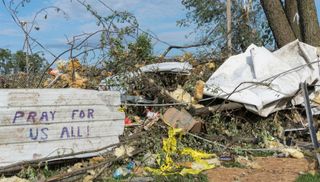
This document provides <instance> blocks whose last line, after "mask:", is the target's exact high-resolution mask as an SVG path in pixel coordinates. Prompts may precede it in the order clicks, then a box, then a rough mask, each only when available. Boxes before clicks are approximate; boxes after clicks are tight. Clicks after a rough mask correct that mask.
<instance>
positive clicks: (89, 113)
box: [12, 109, 94, 141]
mask: <svg viewBox="0 0 320 182" xmlns="http://www.w3.org/2000/svg"><path fill="white" fill-rule="evenodd" d="M56 113H57V112H56V111H43V112H35V111H16V113H15V114H14V117H13V120H12V123H17V122H22V121H23V122H32V123H36V122H49V121H54V120H55V115H56ZM71 119H84V120H85V119H94V109H87V110H81V109H74V110H72V112H71ZM89 129H90V127H89V126H85V127H80V126H64V127H62V128H61V130H60V133H58V134H57V135H58V136H57V137H59V136H60V139H68V138H81V137H89V135H90V132H89ZM48 131H49V128H47V127H44V128H41V127H39V128H30V129H29V131H28V132H29V133H28V138H30V139H31V140H34V141H46V140H48V138H49V135H48Z"/></svg>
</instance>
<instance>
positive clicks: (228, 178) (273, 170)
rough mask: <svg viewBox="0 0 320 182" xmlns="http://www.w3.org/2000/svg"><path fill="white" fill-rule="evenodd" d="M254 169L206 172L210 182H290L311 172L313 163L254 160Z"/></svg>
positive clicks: (305, 161)
mask: <svg viewBox="0 0 320 182" xmlns="http://www.w3.org/2000/svg"><path fill="white" fill-rule="evenodd" d="M254 162H255V163H256V164H257V165H256V167H254V168H251V169H250V168H224V167H218V168H215V169H212V170H210V171H207V174H208V178H209V181H211V182H220V181H221V182H235V181H237V182H259V181H260V182H270V181H281V182H289V181H290V182H292V181H295V179H296V178H297V177H298V176H299V174H302V173H304V172H308V171H312V170H314V168H315V165H314V164H315V163H312V162H310V161H307V160H306V159H294V158H274V157H259V158H255V160H254Z"/></svg>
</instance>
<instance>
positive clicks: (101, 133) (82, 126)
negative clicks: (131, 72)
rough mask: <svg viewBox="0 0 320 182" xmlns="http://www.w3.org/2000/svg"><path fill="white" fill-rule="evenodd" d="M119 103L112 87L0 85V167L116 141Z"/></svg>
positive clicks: (120, 115)
mask: <svg viewBox="0 0 320 182" xmlns="http://www.w3.org/2000/svg"><path fill="white" fill-rule="evenodd" d="M119 105H120V94H119V93H118V92H101V91H94V90H81V89H3V90H0V166H6V165H9V164H13V163H17V162H21V161H26V160H34V159H40V158H45V157H52V156H62V155H65V154H70V153H77V152H82V151H90V150H95V149H99V148H103V147H105V146H107V145H111V144H115V143H118V142H119V139H118V136H119V135H121V134H122V133H123V130H124V122H123V120H124V117H125V116H124V113H123V112H119V111H118V109H119ZM93 155H97V153H89V154H82V155H81V156H77V157H88V156H93Z"/></svg>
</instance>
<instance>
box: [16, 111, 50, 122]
mask: <svg viewBox="0 0 320 182" xmlns="http://www.w3.org/2000/svg"><path fill="white" fill-rule="evenodd" d="M49 113H50V116H51V121H54V117H55V114H56V111H50V112H49ZM17 119H23V120H25V121H26V122H33V123H35V122H36V121H49V116H48V112H46V111H44V112H39V114H38V113H37V112H35V111H30V112H23V111H16V113H15V115H14V117H13V120H12V123H16V122H17Z"/></svg>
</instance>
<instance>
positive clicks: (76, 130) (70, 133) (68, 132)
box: [60, 126, 89, 139]
mask: <svg viewBox="0 0 320 182" xmlns="http://www.w3.org/2000/svg"><path fill="white" fill-rule="evenodd" d="M83 132H85V131H82V130H81V127H80V126H70V127H66V126H65V127H63V128H62V130H61V134H60V138H61V139H63V138H65V139H68V138H81V137H83ZM87 136H89V126H87Z"/></svg>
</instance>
